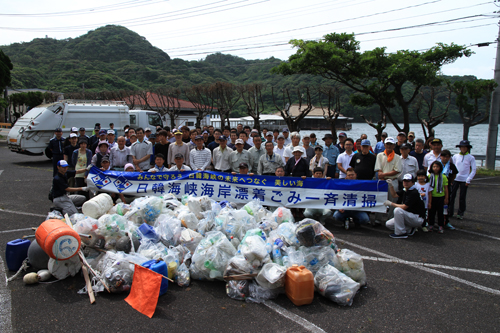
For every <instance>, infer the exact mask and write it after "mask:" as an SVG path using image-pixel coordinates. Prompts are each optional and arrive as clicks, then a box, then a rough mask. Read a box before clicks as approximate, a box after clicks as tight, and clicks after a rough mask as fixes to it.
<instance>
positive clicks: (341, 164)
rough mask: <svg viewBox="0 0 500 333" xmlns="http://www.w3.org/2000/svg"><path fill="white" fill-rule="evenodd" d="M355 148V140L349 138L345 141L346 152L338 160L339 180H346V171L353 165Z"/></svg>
mask: <svg viewBox="0 0 500 333" xmlns="http://www.w3.org/2000/svg"><path fill="white" fill-rule="evenodd" d="M353 148H354V140H353V139H351V138H347V139H345V141H344V149H345V151H344V152H343V153H342V154H340V155H339V157H338V158H337V169H338V170H339V178H340V179H344V178H345V177H346V170H347V169H348V168H349V165H350V164H351V159H352V157H353V156H354V152H353V151H352V149H353Z"/></svg>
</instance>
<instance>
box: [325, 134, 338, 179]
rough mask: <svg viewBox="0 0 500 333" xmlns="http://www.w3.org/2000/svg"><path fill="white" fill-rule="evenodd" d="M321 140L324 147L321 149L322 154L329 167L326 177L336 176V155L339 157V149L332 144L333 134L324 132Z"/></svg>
mask: <svg viewBox="0 0 500 333" xmlns="http://www.w3.org/2000/svg"><path fill="white" fill-rule="evenodd" d="M323 141H324V142H325V149H324V150H323V156H324V157H326V158H327V159H328V162H329V165H330V167H329V168H328V169H327V171H326V172H327V174H326V176H327V177H332V178H334V177H337V178H338V172H337V168H336V165H337V157H339V155H340V152H339V149H338V148H337V147H336V146H335V145H334V144H333V135H331V134H325V136H324V138H323Z"/></svg>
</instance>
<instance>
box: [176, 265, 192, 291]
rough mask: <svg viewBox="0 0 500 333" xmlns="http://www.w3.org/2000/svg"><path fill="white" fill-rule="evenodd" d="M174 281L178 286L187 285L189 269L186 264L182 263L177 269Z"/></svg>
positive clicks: (189, 276)
mask: <svg viewBox="0 0 500 333" xmlns="http://www.w3.org/2000/svg"><path fill="white" fill-rule="evenodd" d="M175 282H177V285H178V286H179V287H187V286H189V284H190V283H191V275H190V274H189V269H188V268H187V266H186V264H185V263H183V264H182V265H180V266H179V268H178V269H177V273H176V274H175Z"/></svg>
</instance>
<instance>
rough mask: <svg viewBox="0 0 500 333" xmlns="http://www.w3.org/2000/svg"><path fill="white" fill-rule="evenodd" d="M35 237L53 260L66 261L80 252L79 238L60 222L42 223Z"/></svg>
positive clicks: (49, 221) (48, 221)
mask: <svg viewBox="0 0 500 333" xmlns="http://www.w3.org/2000/svg"><path fill="white" fill-rule="evenodd" d="M35 237H36V241H37V242H38V244H39V245H40V247H41V248H42V249H43V250H44V251H45V253H47V254H48V255H49V257H51V258H53V259H57V260H67V259H69V258H71V257H73V256H74V255H75V254H77V253H78V251H79V250H80V245H81V239H80V236H79V235H78V233H77V232H76V231H75V230H73V229H72V228H71V227H70V226H69V225H67V224H66V223H64V222H62V221H61V220H47V221H45V222H43V223H42V224H41V225H40V226H39V227H38V228H37V229H36V233H35Z"/></svg>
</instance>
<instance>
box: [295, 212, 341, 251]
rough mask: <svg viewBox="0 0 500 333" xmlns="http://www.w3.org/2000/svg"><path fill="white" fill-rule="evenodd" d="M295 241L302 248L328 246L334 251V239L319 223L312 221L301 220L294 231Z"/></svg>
mask: <svg viewBox="0 0 500 333" xmlns="http://www.w3.org/2000/svg"><path fill="white" fill-rule="evenodd" d="M295 234H296V236H297V239H298V240H299V242H300V244H301V245H304V246H308V247H310V246H330V247H331V248H332V249H336V248H337V247H336V245H335V237H333V234H332V233H331V232H330V231H329V230H328V229H326V228H325V227H324V226H323V225H322V224H321V223H320V222H318V221H315V220H313V219H303V220H302V221H300V222H299V224H298V225H297V229H296V231H295Z"/></svg>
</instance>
